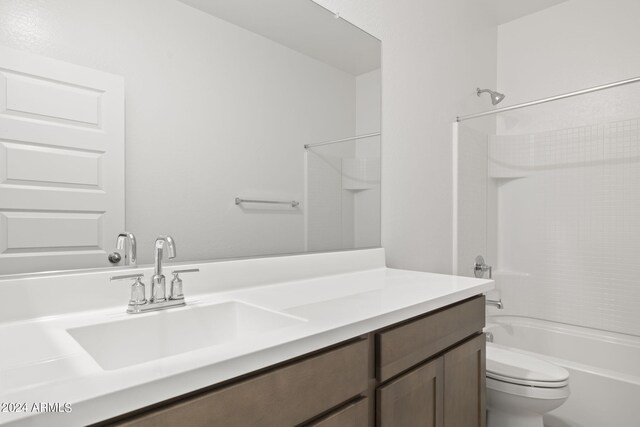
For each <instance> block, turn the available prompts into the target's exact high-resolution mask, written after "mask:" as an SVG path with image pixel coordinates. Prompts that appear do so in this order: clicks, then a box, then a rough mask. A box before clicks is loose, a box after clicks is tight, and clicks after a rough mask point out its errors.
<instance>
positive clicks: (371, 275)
mask: <svg viewBox="0 0 640 427" xmlns="http://www.w3.org/2000/svg"><path fill="white" fill-rule="evenodd" d="M186 284H187V280H186V279H185V288H186ZM493 287H494V285H493V281H491V280H485V279H472V278H465V277H455V276H447V275H439V274H431V273H420V272H412V271H404V270H394V269H389V268H384V267H380V268H374V269H368V270H365V271H356V272H350V273H343V274H333V275H328V276H321V277H317V278H309V279H304V280H294V281H288V282H283V283H279V284H270V285H264V286H253V287H250V288H240V289H232V290H225V291H220V292H213V293H203V294H199V295H197V296H195V297H193V298H189V297H188V296H189V294H188V291H187V290H186V289H185V293H186V294H187V302H188V304H189V305H190V306H198V305H200V306H202V305H210V304H218V303H222V302H228V301H240V302H243V303H248V304H253V305H256V306H259V307H262V308H266V309H269V310H274V311H278V312H282V313H286V314H289V315H293V316H297V317H300V318H302V319H305V321H303V322H299V323H298V324H295V325H293V326H289V327H286V328H281V329H277V330H274V331H271V332H268V333H265V334H261V335H259V336H256V337H254V338H253V339H251V340H245V341H243V342H230V343H227V344H222V345H217V346H213V347H206V348H202V349H199V350H194V351H190V352H187V353H182V354H178V355H174V356H170V357H166V358H163V359H158V360H153V361H149V362H146V363H141V364H137V365H134V366H130V367H125V368H121V369H116V370H103V369H102V368H101V367H100V366H99V365H98V364H97V363H96V361H94V360H93V358H92V357H91V356H90V355H89V354H88V353H87V352H85V351H84V349H83V348H82V347H81V346H80V345H79V344H78V343H77V342H76V341H75V340H74V339H73V338H72V337H71V336H70V335H69V334H68V333H67V332H66V329H69V328H74V327H78V326H83V325H89V324H95V323H102V322H105V321H112V320H118V319H124V318H126V317H127V316H131V315H127V314H125V313H124V312H123V311H124V308H125V305H126V301H123V303H122V305H121V306H118V307H110V308H104V309H99V310H92V311H87V312H73V313H69V314H58V315H53V316H48V317H40V318H34V319H25V320H18V321H9V322H4V323H0V342H1V343H2V346H3V349H2V351H0V403H1V402H5V403H8V402H13V403H26V404H27V407H28V409H29V410H31V409H32V404H33V403H35V402H48V403H61V404H64V403H68V404H71V409H72V410H71V412H69V413H49V412H43V413H32V412H27V413H7V412H0V424H8V425H16V426H23V425H24V426H26V425H28V426H47V427H49V426H54V425H64V426H73V425H86V424H89V423H93V422H97V421H101V420H104V419H108V418H111V417H114V416H117V415H120V414H123V413H127V412H130V411H132V410H135V409H139V408H142V407H145V406H148V405H150V404H153V403H157V402H159V401H163V400H166V399H169V398H172V397H175V396H179V395H181V394H184V393H187V392H190V391H194V390H197V389H200V388H203V387H206V386H209V385H212V384H216V383H219V382H221V381H224V380H228V379H231V378H234V377H237V376H239V375H242V374H246V373H249V372H252V371H255V370H258V369H261V368H264V367H267V366H270V365H273V364H275V363H279V362H282V361H285V360H287V359H291V358H293V357H297V356H300V355H303V354H305V353H308V352H311V351H315V350H318V349H321V348H323V347H326V346H329V345H332V344H336V343H338V342H341V341H344V340H347V339H350V338H353V337H356V336H358V335H361V334H364V333H367V332H370V331H373V330H376V329H379V328H382V327H385V326H388V325H391V324H393V323H396V322H399V321H402V320H405V319H408V318H410V317H413V316H416V315H420V314H422V313H425V312H428V311H432V310H435V309H438V308H441V307H444V306H446V305H449V304H452V303H455V302H457V301H461V300H463V299H466V298H469V297H471V296H474V295H478V294H481V293H485V292H487V291H489V290H491V289H493ZM188 309H189V307H187V308H174V309H172V310H188ZM153 315H158V312H155V313H146V314H139V315H136V316H153ZM220 327H221V328H223V327H224V325H220ZM161 332H162V331H159V333H161ZM123 351H126V349H123ZM0 409H1V408H0ZM5 410H6V408H5Z"/></svg>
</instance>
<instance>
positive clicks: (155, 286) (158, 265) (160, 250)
mask: <svg viewBox="0 0 640 427" xmlns="http://www.w3.org/2000/svg"><path fill="white" fill-rule="evenodd" d="M165 245H166V247H167V252H168V254H167V257H168V258H169V259H173V258H175V257H176V245H175V243H174V242H173V238H172V237H171V236H160V237H158V238H157V239H156V247H155V251H156V256H155V268H154V273H153V277H152V278H151V297H150V298H149V301H150V302H152V303H154V302H164V301H166V299H167V293H166V286H165V277H164V275H163V274H162V256H163V255H164V247H165Z"/></svg>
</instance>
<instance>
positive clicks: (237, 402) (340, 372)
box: [118, 340, 368, 427]
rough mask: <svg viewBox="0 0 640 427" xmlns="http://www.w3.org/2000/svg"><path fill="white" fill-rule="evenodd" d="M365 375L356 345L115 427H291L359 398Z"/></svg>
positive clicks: (364, 352)
mask: <svg viewBox="0 0 640 427" xmlns="http://www.w3.org/2000/svg"><path fill="white" fill-rule="evenodd" d="M367 370H368V344H367V340H359V341H356V342H352V343H350V344H347V345H344V346H342V347H338V348H335V349H332V350H329V351H327V352H325V353H321V354H318V355H315V356H311V357H310V358H308V359H303V360H301V361H297V362H293V363H292V364H291V365H288V366H284V367H280V368H276V369H274V370H272V371H269V372H266V373H264V374H260V375H258V376H256V377H253V378H249V379H246V380H241V381H239V382H237V383H235V384H231V385H229V386H226V387H223V388H221V389H217V390H213V391H210V392H205V393H203V394H201V395H198V396H196V397H192V398H188V399H187V400H183V401H179V402H176V403H172V404H171V403H170V404H168V405H167V406H164V407H162V408H160V409H158V410H153V411H151V412H147V413H144V414H142V415H140V416H138V417H136V418H134V419H130V420H127V421H125V422H123V423H122V424H118V425H121V426H127V427H130V426H131V427H133V426H135V427H147V426H148V427H157V426H167V427H169V426H178V425H179V426H182V427H189V426H203V427H204V426H207V427H208V426H293V425H297V424H300V423H302V422H304V421H306V420H309V419H311V418H313V417H315V416H317V415H318V414H321V413H323V412H325V411H327V410H329V409H331V408H333V407H336V406H338V405H340V404H341V403H343V402H346V401H348V400H349V399H353V398H354V397H356V396H358V395H359V394H361V393H364V392H365V391H366V390H367V385H368V379H367ZM319 425H323V424H319ZM330 425H333V424H327V426H330ZM354 426H355V424H354Z"/></svg>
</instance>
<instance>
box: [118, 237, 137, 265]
mask: <svg viewBox="0 0 640 427" xmlns="http://www.w3.org/2000/svg"><path fill="white" fill-rule="evenodd" d="M127 242H128V244H127V249H126V251H125V263H124V265H133V266H135V265H136V264H138V253H137V245H136V236H134V235H133V233H129V232H128V231H125V232H124V233H120V234H118V240H117V241H116V248H117V249H119V250H123V249H124V248H125V243H127Z"/></svg>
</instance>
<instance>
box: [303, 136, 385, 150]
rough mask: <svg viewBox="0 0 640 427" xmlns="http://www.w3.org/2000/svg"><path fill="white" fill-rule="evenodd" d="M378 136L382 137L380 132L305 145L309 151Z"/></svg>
mask: <svg viewBox="0 0 640 427" xmlns="http://www.w3.org/2000/svg"><path fill="white" fill-rule="evenodd" d="M378 135H380V132H375V133H368V134H366V135H356V136H352V137H349V138H342V139H336V140H333V141H325V142H316V143H314V144H304V148H305V150H308V149H309V148H313V147H320V146H321V145H329V144H337V143H338V142H346V141H353V140H355V139H362V138H369V137H371V136H378Z"/></svg>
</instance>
